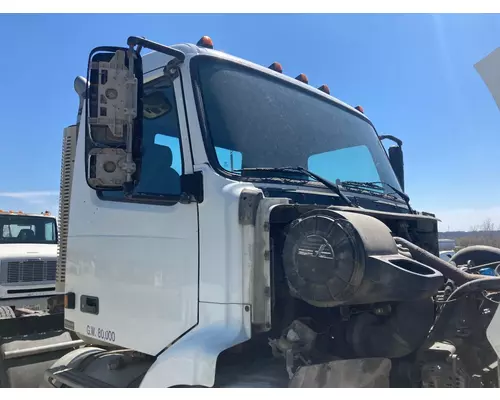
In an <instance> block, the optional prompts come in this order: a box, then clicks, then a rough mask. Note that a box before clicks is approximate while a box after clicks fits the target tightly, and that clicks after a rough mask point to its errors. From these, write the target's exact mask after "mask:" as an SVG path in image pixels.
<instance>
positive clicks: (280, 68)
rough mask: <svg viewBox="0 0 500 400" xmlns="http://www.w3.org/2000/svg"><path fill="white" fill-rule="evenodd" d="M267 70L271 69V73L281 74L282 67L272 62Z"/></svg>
mask: <svg viewBox="0 0 500 400" xmlns="http://www.w3.org/2000/svg"><path fill="white" fill-rule="evenodd" d="M269 69H272V70H273V71H276V72H279V73H280V74H282V73H283V67H282V66H281V64H280V63H279V62H273V63H272V64H271V65H270V66H269Z"/></svg>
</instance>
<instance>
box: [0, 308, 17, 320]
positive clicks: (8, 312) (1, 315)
mask: <svg viewBox="0 0 500 400" xmlns="http://www.w3.org/2000/svg"><path fill="white" fill-rule="evenodd" d="M11 318H16V314H14V310H13V309H12V308H10V307H8V306H0V319H11Z"/></svg>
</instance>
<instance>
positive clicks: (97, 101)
mask: <svg viewBox="0 0 500 400" xmlns="http://www.w3.org/2000/svg"><path fill="white" fill-rule="evenodd" d="M87 81H88V82H89V86H88V89H87V96H86V98H87V107H86V113H85V122H86V124H85V126H86V131H85V153H86V174H87V182H88V184H89V186H90V187H92V188H93V189H96V190H99V189H101V190H103V189H104V190H105V189H122V188H123V187H124V186H125V185H127V184H129V185H132V184H133V180H134V173H135V171H136V168H137V167H136V162H135V157H134V155H135V153H137V151H134V138H135V137H136V136H137V134H138V133H139V132H138V131H140V129H141V118H142V107H139V99H140V98H142V96H139V93H140V91H141V90H142V62H141V58H140V55H139V54H138V53H137V52H136V51H135V50H134V49H133V47H130V48H128V49H127V48H119V47H98V48H96V49H94V50H92V52H91V54H90V60H89V67H88V71H87Z"/></svg>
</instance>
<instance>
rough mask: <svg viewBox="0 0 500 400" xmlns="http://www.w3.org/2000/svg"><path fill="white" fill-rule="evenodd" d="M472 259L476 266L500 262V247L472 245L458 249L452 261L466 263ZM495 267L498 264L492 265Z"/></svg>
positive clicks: (460, 263) (459, 263)
mask: <svg viewBox="0 0 500 400" xmlns="http://www.w3.org/2000/svg"><path fill="white" fill-rule="evenodd" d="M469 260H471V261H472V262H473V263H474V265H475V266H479V265H483V264H489V263H494V262H497V261H498V263H499V264H500V249H498V248H496V247H490V246H470V247H466V248H465V249H462V250H459V251H457V252H456V253H455V254H454V255H453V256H452V257H451V258H450V262H454V263H455V264H456V265H457V266H458V265H465V264H467V261H469ZM490 267H491V268H493V269H494V268H495V267H496V265H492V266H490Z"/></svg>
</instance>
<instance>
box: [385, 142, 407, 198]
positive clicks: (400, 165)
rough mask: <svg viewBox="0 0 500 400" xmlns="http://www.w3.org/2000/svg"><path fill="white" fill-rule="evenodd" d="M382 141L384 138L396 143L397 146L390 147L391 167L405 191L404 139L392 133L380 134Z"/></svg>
mask: <svg viewBox="0 0 500 400" xmlns="http://www.w3.org/2000/svg"><path fill="white" fill-rule="evenodd" d="M379 139H380V140H381V141H382V140H384V139H389V140H391V141H392V142H394V143H396V145H395V146H391V147H389V162H390V163H391V167H392V169H393V171H394V173H395V174H396V178H398V181H399V185H400V186H401V189H402V190H403V192H404V191H405V171H404V157H403V141H402V140H401V139H398V138H397V137H395V136H392V135H382V136H379Z"/></svg>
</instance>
